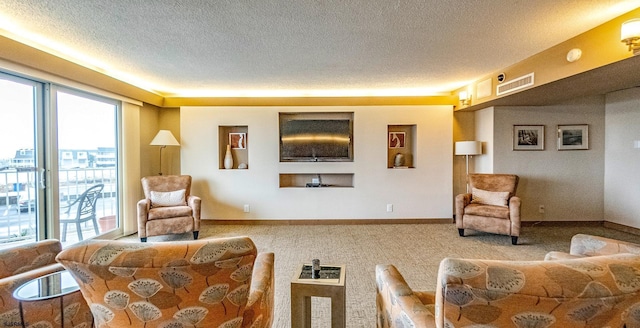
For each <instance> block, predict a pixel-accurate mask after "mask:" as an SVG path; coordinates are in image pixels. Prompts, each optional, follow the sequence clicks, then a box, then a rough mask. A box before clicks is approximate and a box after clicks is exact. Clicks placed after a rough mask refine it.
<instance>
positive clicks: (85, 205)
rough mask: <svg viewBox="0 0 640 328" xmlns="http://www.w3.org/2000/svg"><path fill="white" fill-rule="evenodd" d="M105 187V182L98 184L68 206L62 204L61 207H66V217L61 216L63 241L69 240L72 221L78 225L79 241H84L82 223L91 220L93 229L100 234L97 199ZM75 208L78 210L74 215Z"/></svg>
mask: <svg viewBox="0 0 640 328" xmlns="http://www.w3.org/2000/svg"><path fill="white" fill-rule="evenodd" d="M103 188H104V185H103V184H101V183H100V184H97V185H95V186H93V187H91V188H89V189H87V190H86V191H85V192H83V193H82V194H81V195H80V196H79V197H78V198H76V200H74V201H73V202H72V203H70V204H69V205H66V206H62V207H61V209H63V208H66V209H67V210H66V211H65V214H66V216H67V217H66V218H64V219H63V218H61V219H60V223H62V235H61V238H62V241H63V242H64V241H66V240H67V224H69V223H72V224H75V225H76V232H77V233H78V241H82V240H83V238H82V227H81V226H80V223H83V222H87V221H91V223H92V224H93V229H94V230H95V232H96V236H97V235H99V234H100V232H99V231H98V222H96V201H97V200H98V197H99V196H100V194H101V193H102V189H103ZM73 208H75V209H76V212H75V214H74V215H72V214H71V209H73Z"/></svg>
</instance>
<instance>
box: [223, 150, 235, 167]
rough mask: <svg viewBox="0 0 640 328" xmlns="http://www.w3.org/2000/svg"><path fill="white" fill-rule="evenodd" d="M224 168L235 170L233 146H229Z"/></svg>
mask: <svg viewBox="0 0 640 328" xmlns="http://www.w3.org/2000/svg"><path fill="white" fill-rule="evenodd" d="M224 168H225V169H227V170H228V169H232V168H233V156H231V145H227V153H226V154H225V155H224Z"/></svg>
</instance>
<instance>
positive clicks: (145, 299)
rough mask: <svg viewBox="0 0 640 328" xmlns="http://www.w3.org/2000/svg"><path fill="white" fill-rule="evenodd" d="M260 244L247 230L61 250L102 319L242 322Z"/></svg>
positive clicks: (152, 323)
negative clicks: (240, 233)
mask: <svg viewBox="0 0 640 328" xmlns="http://www.w3.org/2000/svg"><path fill="white" fill-rule="evenodd" d="M256 255H257V250H256V247H255V245H254V243H253V242H252V241H251V239H249V238H247V237H234V238H220V239H201V240H193V241H181V242H171V243H131V242H124V241H107V240H92V241H88V242H86V243H81V244H78V245H76V246H73V247H71V248H69V249H66V250H64V251H62V252H61V253H60V254H59V255H58V257H57V260H58V261H59V262H60V263H62V265H63V266H64V267H65V268H66V269H68V270H69V271H70V272H71V273H72V275H73V276H74V278H75V279H76V281H78V284H79V285H80V290H81V291H82V294H83V296H84V298H85V299H86V301H87V303H88V304H89V306H90V308H91V311H92V313H93V316H94V318H95V320H96V324H97V327H100V326H102V325H105V326H107V327H147V328H150V327H182V326H184V327H195V326H198V327H201V326H203V325H204V326H207V327H209V326H210V327H218V326H223V327H226V326H225V324H226V325H228V326H229V327H236V325H234V324H235V323H239V322H242V320H243V315H245V313H244V309H245V306H246V304H247V298H248V295H249V288H250V286H251V280H252V272H253V266H254V262H255V258H256Z"/></svg>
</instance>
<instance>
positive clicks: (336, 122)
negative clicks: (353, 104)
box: [280, 113, 353, 162]
mask: <svg viewBox="0 0 640 328" xmlns="http://www.w3.org/2000/svg"><path fill="white" fill-rule="evenodd" d="M280 161H281V162H351V161H353V113H280Z"/></svg>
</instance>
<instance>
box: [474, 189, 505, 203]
mask: <svg viewBox="0 0 640 328" xmlns="http://www.w3.org/2000/svg"><path fill="white" fill-rule="evenodd" d="M508 201H509V192H508V191H489V190H482V189H478V188H473V190H472V191H471V203H475V204H484V205H495V206H504V207H506V206H507V204H508Z"/></svg>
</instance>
